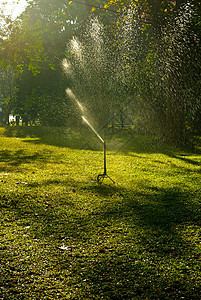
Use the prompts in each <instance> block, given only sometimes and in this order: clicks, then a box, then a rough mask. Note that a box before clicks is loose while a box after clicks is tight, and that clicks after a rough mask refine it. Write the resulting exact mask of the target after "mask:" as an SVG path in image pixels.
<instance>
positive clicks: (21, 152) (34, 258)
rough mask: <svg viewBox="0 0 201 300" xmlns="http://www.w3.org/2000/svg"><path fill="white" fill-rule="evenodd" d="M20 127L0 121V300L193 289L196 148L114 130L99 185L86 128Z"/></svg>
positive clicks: (186, 295)
mask: <svg viewBox="0 0 201 300" xmlns="http://www.w3.org/2000/svg"><path fill="white" fill-rule="evenodd" d="M20 130H21V132H20V136H21V137H20V138H19V137H18V136H19V132H16V130H15V129H8V130H7V131H6V130H5V129H0V132H1V134H0V154H1V160H0V208H1V209H0V261H1V264H0V268H1V269H0V299H198V298H199V297H200V288H201V284H200V282H201V272H200V260H201V259H200V258H201V257H200V245H201V244H200V216H201V214H200V212H201V209H200V201H201V189H200V179H201V167H200V165H201V155H199V154H196V153H188V152H184V151H182V152H181V151H178V150H173V149H168V150H167V149H162V148H161V147H160V145H158V144H157V142H156V141H154V142H152V143H151V142H150V140H149V141H146V140H144V141H143V142H142V140H140V139H137V138H136V137H132V138H131V139H130V140H129V141H128V138H127V139H123V138H122V137H118V138H117V137H116V138H115V137H113V138H112V139H110V141H109V142H108V148H109V149H110V151H108V153H107V169H108V174H109V175H110V176H111V178H112V179H113V180H114V181H115V182H116V184H113V183H112V182H111V181H110V180H109V179H105V180H104V182H103V184H102V185H100V184H98V183H97V182H96V176H97V175H98V174H99V173H102V172H103V153H102V151H98V150H97V149H98V147H99V146H98V144H97V145H96V149H95V150H93V149H92V148H93V143H94V139H93V137H91V136H89V135H88V133H86V132H84V134H78V133H76V132H73V133H72V132H70V131H68V130H66V131H60V132H57V131H52V130H51V132H50V130H49V131H47V129H46V131H44V132H43V135H40V138H36V137H35V136H34V131H37V130H38V129H36V128H35V129H33V128H31V129H26V130H29V134H28V132H25V131H24V129H20ZM41 130H42V129H40V131H41ZM44 130H45V129H44ZM40 133H41V132H40ZM5 135H7V137H6V136H5ZM8 135H10V136H8ZM37 135H38V132H37ZM22 136H23V137H22ZM30 136H31V137H30ZM86 140H89V143H87V142H86ZM90 143H91V145H90ZM64 146H67V147H64ZM88 148H89V149H91V150H88ZM112 149H116V150H118V151H113V150H112ZM182 297H183V298H182Z"/></svg>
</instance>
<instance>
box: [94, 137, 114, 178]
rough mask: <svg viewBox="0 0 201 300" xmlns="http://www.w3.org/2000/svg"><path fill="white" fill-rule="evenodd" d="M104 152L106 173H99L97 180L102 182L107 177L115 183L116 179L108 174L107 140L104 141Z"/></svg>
mask: <svg viewBox="0 0 201 300" xmlns="http://www.w3.org/2000/svg"><path fill="white" fill-rule="evenodd" d="M103 152H104V173H103V174H99V175H98V176H97V181H98V182H100V183H102V182H103V180H104V178H105V177H107V178H109V179H110V180H111V181H112V182H113V183H115V182H114V180H113V179H112V178H111V177H110V176H108V175H107V168H106V142H105V141H103Z"/></svg>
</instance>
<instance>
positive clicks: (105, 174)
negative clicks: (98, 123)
mask: <svg viewBox="0 0 201 300" xmlns="http://www.w3.org/2000/svg"><path fill="white" fill-rule="evenodd" d="M82 119H83V121H84V122H85V123H86V124H87V125H88V126H89V127H90V128H91V130H92V131H93V132H94V133H95V134H96V136H97V137H98V138H99V140H100V141H101V142H102V143H103V152H104V173H103V174H99V175H98V176H97V181H98V182H99V183H102V182H103V180H104V178H105V177H107V178H109V179H110V180H111V181H112V182H113V183H115V182H114V180H113V179H112V178H110V176H108V175H107V168H106V142H105V141H104V140H103V139H102V137H101V136H100V135H99V134H98V132H97V131H96V130H95V129H94V128H93V126H92V125H91V124H90V123H89V122H88V120H87V119H86V118H85V117H84V116H82Z"/></svg>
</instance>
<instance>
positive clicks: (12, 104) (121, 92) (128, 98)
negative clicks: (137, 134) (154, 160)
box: [0, 0, 201, 144]
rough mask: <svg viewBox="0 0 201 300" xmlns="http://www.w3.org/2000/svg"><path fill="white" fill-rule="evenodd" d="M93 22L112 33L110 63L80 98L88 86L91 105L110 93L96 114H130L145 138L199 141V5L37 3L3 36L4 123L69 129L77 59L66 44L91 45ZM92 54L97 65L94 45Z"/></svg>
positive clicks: (144, 0)
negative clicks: (72, 63) (13, 119)
mask: <svg viewBox="0 0 201 300" xmlns="http://www.w3.org/2000/svg"><path fill="white" fill-rule="evenodd" d="M94 16H96V17H97V19H98V21H99V22H100V23H101V24H103V26H104V32H106V35H105V36H104V47H105V48H104V49H103V50H104V51H105V55H106V56H107V63H104V62H103V64H102V67H103V68H106V69H107V71H106V70H105V71H104V70H102V69H101V68H99V69H98V66H95V65H94V66H93V67H92V68H91V76H92V77H93V78H92V80H91V83H90V86H87V84H86V82H85V81H84V79H83V78H81V77H83V76H81V77H80V81H77V91H78V89H79V87H81V86H82V88H81V90H82V93H83V94H86V98H87V97H88V96H87V93H88V92H89V89H91V90H90V92H91V93H92V85H93V89H94V92H96V93H99V94H100V92H101V90H102V91H104V93H102V97H98V96H97V97H94V96H93V95H92V94H91V101H92V102H91V103H90V105H91V108H92V107H94V114H96V110H97V111H98V112H100V110H102V108H101V107H102V106H104V107H107V108H109V109H110V110H111V111H113V112H115V110H116V111H118V110H119V111H123V110H124V109H125V108H126V110H127V113H128V114H129V111H130V112H132V114H133V115H134V116H135V126H136V128H138V129H139V128H140V130H141V132H145V133H151V134H157V135H159V136H161V137H162V138H163V139H165V140H167V141H170V142H172V141H173V142H177V143H180V144H185V143H188V141H189V137H190V134H200V132H201V125H200V124H201V113H200V110H201V100H200V61H201V60H200V56H201V53H200V49H201V48H200V32H201V26H200V17H201V5H200V2H199V1H195V0H193V1H191V3H189V2H188V1H184V0H177V1H168V0H165V1H160V0H157V1H151V0H138V1H131V0H124V1H117V0H111V1H109V0H108V1H101V0H100V1H99V0H96V1H90V0H80V1H64V0H59V1H58V0H57V1H56V0H48V1H47V0H36V1H34V2H30V3H29V5H28V6H27V8H26V10H25V11H24V12H23V14H22V15H21V16H20V18H19V19H18V20H14V21H13V20H11V19H9V18H7V19H6V22H5V24H7V25H6V26H5V27H4V29H3V30H1V37H2V38H1V40H0V46H1V47H0V53H1V59H0V69H1V101H3V107H4V115H5V116H4V120H5V122H6V123H8V115H9V113H11V111H12V112H14V113H15V114H17V115H20V116H21V117H22V118H23V120H24V123H25V124H27V123H28V121H32V122H34V121H35V120H36V119H37V120H39V121H40V123H41V124H46V125H58V126H60V125H67V124H68V123H70V122H68V120H70V119H72V117H73V108H72V102H71V101H70V99H69V97H68V96H66V93H65V89H66V88H67V87H71V86H72V82H73V81H72V78H69V77H66V76H65V75H64V72H63V69H62V64H61V62H62V60H63V59H64V58H67V59H68V58H69V57H70V59H72V53H70V50H69V49H66V45H67V44H69V41H70V40H71V39H72V37H73V36H76V37H77V38H78V39H82V41H83V40H84V36H85V39H86V41H85V45H87V43H88V44H89V43H90V40H89V36H87V34H85V33H86V32H87V30H88V28H89V27H87V26H88V25H87V24H88V23H89V22H88V21H87V20H89V18H91V17H94ZM104 34H105V33H104ZM87 39H88V40H87ZM87 47H88V48H87ZM87 47H86V51H88V52H89V53H88V56H89V58H90V59H91V57H92V56H93V55H94V51H93V49H92V48H93V45H91V46H87ZM87 49H88V50H87ZM90 59H89V60H88V67H90V66H89V65H90V64H89V62H90ZM76 68H77V71H78V73H79V72H82V70H81V69H79V65H77V66H76ZM112 68H113V69H112ZM78 69H79V70H78ZM89 72H90V71H89ZM8 74H9V76H11V75H12V78H11V77H9V78H10V85H9V80H7V79H6V76H7V75H8ZM82 75H83V74H82ZM99 77H100V78H101V80H99V79H98V78H99ZM74 79H75V78H74ZM85 79H86V78H85ZM94 80H95V81H96V82H95V81H94ZM101 82H102V83H101ZM111 82H112V83H111ZM11 83H12V84H11ZM73 84H74V87H75V85H76V81H75V80H74V83H73ZM101 84H103V85H104V87H101ZM8 87H9V89H8ZM106 87H107V88H106ZM75 89H76V87H75ZM103 98H104V101H103ZM111 99H113V100H112V101H111ZM103 114H104V115H105V116H106V114H105V113H103ZM98 115H99V116H100V114H98ZM106 121H107V120H106ZM105 123H106V122H105Z"/></svg>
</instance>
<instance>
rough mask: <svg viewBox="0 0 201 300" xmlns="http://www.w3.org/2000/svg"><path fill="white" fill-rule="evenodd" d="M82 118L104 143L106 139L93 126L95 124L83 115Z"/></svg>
mask: <svg viewBox="0 0 201 300" xmlns="http://www.w3.org/2000/svg"><path fill="white" fill-rule="evenodd" d="M82 120H83V121H84V122H85V123H86V124H87V125H88V126H89V127H90V128H91V130H92V131H93V132H94V133H95V134H96V135H97V137H98V138H99V140H100V141H101V142H102V143H103V144H104V140H103V139H102V137H101V136H100V135H99V134H98V132H97V131H96V130H95V129H94V128H93V126H92V125H91V124H90V123H89V121H88V120H87V119H86V118H85V117H84V116H82Z"/></svg>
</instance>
